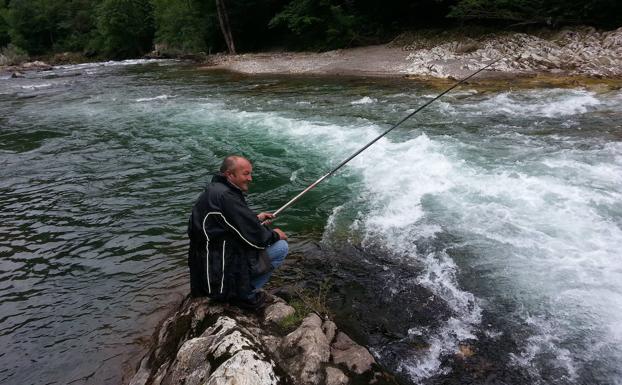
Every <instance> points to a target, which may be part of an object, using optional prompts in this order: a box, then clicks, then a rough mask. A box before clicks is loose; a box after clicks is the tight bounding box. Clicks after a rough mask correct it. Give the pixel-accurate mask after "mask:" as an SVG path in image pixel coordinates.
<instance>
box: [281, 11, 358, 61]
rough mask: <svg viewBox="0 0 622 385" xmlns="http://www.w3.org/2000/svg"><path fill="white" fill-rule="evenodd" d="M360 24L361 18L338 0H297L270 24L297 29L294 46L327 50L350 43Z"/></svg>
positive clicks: (294, 31)
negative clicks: (358, 21) (338, 2)
mask: <svg viewBox="0 0 622 385" xmlns="http://www.w3.org/2000/svg"><path fill="white" fill-rule="evenodd" d="M356 24H357V18H356V17H355V16H354V15H353V14H351V13H349V12H348V11H347V10H346V9H344V7H343V6H342V5H340V4H337V1H335V0H320V1H315V0H293V1H291V2H290V3H289V4H287V5H286V6H285V8H284V9H283V10H282V11H281V12H279V13H277V14H276V15H275V16H274V18H272V20H270V24H269V25H270V27H272V28H275V27H286V28H287V29H289V30H290V31H291V32H293V33H294V36H296V39H295V41H294V42H293V43H294V45H299V46H304V47H308V46H311V47H312V48H318V49H322V50H326V49H332V48H338V47H346V46H350V45H351V43H352V41H353V40H354V39H355V38H356V33H355V29H354V28H355V25H356Z"/></svg>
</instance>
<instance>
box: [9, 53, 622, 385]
mask: <svg viewBox="0 0 622 385" xmlns="http://www.w3.org/2000/svg"><path fill="white" fill-rule="evenodd" d="M437 92H438V90H436V89H434V88H431V87H430V86H428V85H425V84H422V83H417V82H414V81H408V80H399V79H394V80H382V79H365V78H358V79H356V78H336V77H333V78H321V77H277V76H267V77H266V76H256V77H251V76H241V75H235V74H230V73H216V72H210V71H204V70H197V69H196V68H195V66H194V65H192V64H188V63H182V62H173V61H129V62H116V63H114V62H110V63H93V64H83V65H75V66H66V67H56V68H55V69H53V70H52V71H46V72H39V73H28V74H27V75H26V77H25V78H20V79H11V78H3V79H0V170H1V174H0V175H1V178H0V346H1V348H0V382H1V383H3V384H73V383H86V384H117V383H119V382H120V381H121V380H122V379H123V376H124V375H127V374H128V373H131V372H132V370H133V367H134V366H135V365H136V364H137V363H138V360H139V359H140V358H141V355H142V354H144V352H145V351H146V348H147V346H148V342H149V337H150V335H151V333H152V332H153V330H154V328H155V326H156V325H157V323H158V321H160V320H161V319H162V318H163V317H164V315H165V314H166V312H167V311H168V310H169V309H170V308H171V306H173V305H174V304H175V303H178V302H179V301H180V300H181V298H182V297H183V296H184V295H185V294H186V293H187V291H188V275H187V267H186V252H187V238H186V235H185V230H186V229H185V227H186V223H187V217H188V214H189V212H190V208H191V206H192V204H193V201H194V199H196V197H197V196H198V195H199V194H200V192H201V190H202V188H203V186H204V185H205V183H206V182H207V181H208V180H209V178H210V174H211V173H213V172H214V171H215V170H216V169H217V168H218V166H219V164H220V161H221V159H222V158H223V157H224V156H225V155H227V154H230V153H238V154H242V155H245V156H247V157H248V158H250V159H251V160H252V161H253V162H254V184H253V186H252V187H251V192H250V194H249V201H250V202H251V205H252V207H253V208H254V209H256V210H258V211H259V210H262V211H266V210H275V209H276V208H278V207H279V206H281V205H282V204H283V203H284V202H285V201H287V200H288V199H289V198H291V197H292V196H293V195H295V194H296V193H298V192H299V191H301V190H302V189H303V188H304V187H306V186H307V185H308V184H309V183H311V182H313V181H314V180H315V179H317V178H318V177H319V176H321V175H322V174H324V173H325V172H326V171H328V170H330V169H331V168H332V167H333V166H334V165H336V164H338V163H339V162H340V161H341V160H343V159H344V158H346V157H347V156H348V155H349V154H351V153H352V152H354V151H355V150H356V149H358V148H359V147H361V146H362V145H364V144H365V143H367V142H368V141H369V140H371V139H372V138H373V137H374V136H375V135H377V134H378V133H380V132H381V131H382V130H384V129H386V128H388V127H389V126H390V125H391V124H393V123H395V122H397V121H398V120H399V119H400V118H402V117H403V116H405V115H406V114H408V113H409V112H411V111H413V109H414V108H416V107H417V106H418V105H420V104H422V103H423V102H425V101H426V100H429V98H431V97H433V96H434V95H435V94H436V93H437ZM620 122H622V92H620V91H603V92H598V93H597V92H594V91H590V90H586V89H581V88H575V89H557V88H546V89H544V88H539V89H530V90H505V91H483V90H477V89H471V88H470V87H469V86H466V87H462V88H460V89H458V90H456V91H455V92H453V93H452V94H450V95H448V96H447V97H446V98H444V99H442V100H441V101H440V102H437V103H434V104H433V105H431V106H430V107H429V108H427V109H426V110H424V111H422V112H421V113H420V114H418V115H417V116H416V117H415V118H414V119H412V120H410V121H408V122H406V123H405V124H404V125H403V126H401V127H400V128H399V129H397V130H395V131H394V132H392V133H391V134H390V135H389V136H388V137H386V138H383V139H381V140H380V141H379V142H378V143H377V144H375V145H374V146H373V147H371V148H370V149H369V150H368V151H366V152H364V153H363V154H362V155H361V156H359V157H358V158H356V159H355V160H353V161H352V163H351V164H349V165H348V166H347V167H345V168H344V169H343V170H342V171H340V172H339V173H338V174H337V175H336V176H334V177H332V178H331V179H329V180H328V181H326V182H325V183H323V184H321V185H320V186H319V187H317V188H316V189H315V190H313V191H312V192H310V193H309V194H308V195H307V196H305V198H304V199H302V200H301V201H300V202H299V203H298V204H297V205H295V206H293V207H292V208H290V209H289V210H287V211H286V212H285V213H284V214H283V215H282V216H281V217H280V218H279V220H278V226H279V227H281V228H282V229H283V230H285V231H286V232H287V233H288V234H289V235H290V248H291V250H292V257H291V258H290V260H289V261H288V262H287V263H286V266H285V268H284V270H283V271H282V272H280V273H279V276H278V279H279V280H280V281H285V282H289V283H294V282H298V283H299V284H302V285H305V286H307V287H309V288H314V287H316V286H317V284H318V283H319V282H322V281H324V280H328V281H329V282H330V283H331V285H332V286H331V287H332V288H331V292H330V295H329V304H330V306H331V307H332V308H333V312H334V313H335V315H336V317H337V320H338V323H339V324H340V325H342V327H343V328H344V329H346V330H347V331H348V332H349V333H350V334H351V335H353V336H354V337H355V338H356V339H357V340H358V341H359V342H361V343H363V344H365V345H367V346H368V347H369V348H370V350H371V351H372V352H373V354H374V355H375V356H376V358H377V359H378V361H379V362H380V363H381V364H382V365H383V366H385V367H386V368H387V369H388V370H390V371H391V372H393V373H395V374H396V375H397V376H398V378H399V379H400V380H401V381H403V382H404V383H422V384H455V383H474V384H525V383H533V384H587V383H589V384H622V350H621V348H620V346H622V332H621V330H622V322H621V320H622V258H620V250H622V125H621V123H620ZM465 346H467V347H468V348H469V349H471V350H472V351H474V352H475V354H474V355H473V356H472V357H470V358H469V359H468V360H465V359H462V358H460V355H459V354H458V352H459V351H460V349H461V347H462V348H464V347H465Z"/></svg>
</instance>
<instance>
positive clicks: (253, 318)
mask: <svg viewBox="0 0 622 385" xmlns="http://www.w3.org/2000/svg"><path fill="white" fill-rule="evenodd" d="M275 301H276V303H274V304H273V305H271V307H272V309H271V310H269V309H267V311H266V312H264V316H263V317H262V316H259V315H256V314H253V313H249V312H245V311H242V310H240V309H238V308H236V307H232V306H229V305H222V304H216V303H212V302H210V301H209V300H208V299H204V298H203V299H186V300H185V301H184V302H183V303H182V304H181V306H180V307H179V309H178V310H177V311H176V312H175V313H174V314H172V315H171V316H170V317H168V318H167V319H166V320H165V321H164V322H163V323H162V325H161V327H160V328H159V330H158V331H157V332H156V333H155V334H154V345H153V347H152V348H151V349H150V351H149V353H148V354H147V355H146V356H145V357H144V358H143V359H142V360H141V363H140V367H139V368H138V369H137V372H136V374H135V375H134V376H133V377H132V378H131V379H130V384H131V385H174V384H175V385H176V384H180V385H182V384H183V385H221V384H230V385H234V384H236V385H247V384H248V385H251V384H262V385H263V384H267V385H277V384H300V385H307V384H328V385H345V384H349V383H357V384H367V383H369V384H371V383H374V384H378V385H380V384H391V385H395V382H394V381H388V382H387V381H380V382H378V379H379V378H390V376H384V374H385V372H382V371H377V370H375V369H372V371H371V372H370V371H369V370H370V369H371V368H372V367H374V368H377V366H372V364H371V363H373V362H374V361H373V358H371V355H370V354H369V352H367V350H366V349H365V348H364V347H362V346H359V345H357V344H356V343H355V342H354V341H352V340H351V339H350V338H348V337H347V336H346V335H345V334H344V333H343V332H339V331H338V330H337V325H335V323H334V322H332V321H330V320H324V321H322V319H320V317H318V316H317V315H315V314H309V315H308V316H307V317H306V318H305V319H304V320H303V321H302V324H301V325H300V326H299V327H298V328H297V329H296V330H294V331H293V332H291V333H289V334H288V335H285V336H284V335H282V334H279V333H283V332H279V330H281V329H280V328H279V327H277V326H275V325H273V322H275V320H277V319H278V318H279V317H281V316H283V314H288V313H289V312H290V311H289V310H288V307H289V306H288V305H286V304H285V303H283V302H282V301H278V300H273V302H275ZM279 303H280V305H278V304H279ZM275 305H278V306H275ZM333 340H334V341H333ZM331 342H333V343H332V346H331ZM331 352H332V356H331ZM331 357H332V361H331ZM370 360H371V363H370ZM337 366H339V368H338V367H337Z"/></svg>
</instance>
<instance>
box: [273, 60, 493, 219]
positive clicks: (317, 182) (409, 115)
mask: <svg viewBox="0 0 622 385" xmlns="http://www.w3.org/2000/svg"><path fill="white" fill-rule="evenodd" d="M504 57H505V56H502V57H500V58H498V59H495V60H494V61H492V62H491V63H489V64H488V65H486V66H485V67H482V68H480V69H478V70H477V71H475V72H473V73H472V74H471V75H469V76H467V77H465V78H463V79H461V80H460V81H458V82H457V83H455V84H454V85H452V86H451V87H449V88H448V89H446V90H445V91H443V92H442V93H440V94H438V95H437V96H436V97H434V98H433V99H430V100H428V101H427V102H425V103H424V104H423V105H421V106H420V107H419V108H417V109H416V110H415V111H413V112H411V113H410V114H408V115H406V116H405V117H404V118H402V120H400V121H399V122H397V123H396V124H394V125H393V126H392V127H391V128H389V129H388V130H386V131H385V132H383V133H382V134H380V135H378V136H377V137H376V138H375V139H374V140H372V141H371V142H369V143H367V144H366V145H365V146H363V147H362V148H360V149H359V150H357V151H356V152H355V153H354V154H352V155H350V156H349V157H348V158H347V159H345V160H344V161H342V162H341V163H339V165H337V167H335V168H334V169H332V170H331V171H329V172H328V173H326V174H324V175H322V176H321V177H320V178H319V179H318V180H316V181H315V182H313V183H311V184H310V185H309V187H307V188H306V189H304V190H302V191H301V192H300V193H299V194H298V195H296V196H295V197H293V198H292V199H290V200H289V202H287V203H285V204H284V205H283V206H281V207H280V208H279V209H278V210H276V211H275V212H274V213H273V215H274V217H276V216H277V215H279V214H280V213H282V212H283V210H285V209H286V208H288V207H289V206H291V205H293V204H294V203H295V202H296V201H297V200H298V199H300V198H301V197H302V196H303V195H305V194H306V193H307V192H309V191H310V190H311V189H313V188H314V187H315V186H317V185H318V184H320V183H322V181H323V180H324V179H326V178H328V177H329V176H331V175H333V174H334V173H336V172H337V171H338V170H339V169H340V168H342V167H343V166H345V165H346V164H347V163H348V162H349V161H351V160H352V159H354V158H355V157H356V156H357V155H358V154H360V153H361V152H363V151H365V150H366V149H367V148H368V147H369V146H371V145H372V144H374V143H376V142H377V141H378V140H379V139H380V138H382V137H383V136H385V135H386V134H388V133H389V132H391V131H393V130H394V129H395V128H397V127H399V126H400V125H401V124H402V123H404V122H405V121H407V120H408V119H410V118H411V117H412V116H413V115H415V114H416V113H417V112H419V111H421V110H423V109H424V108H426V107H427V106H429V105H430V104H432V103H433V102H434V101H436V100H438V99H440V98H441V97H442V96H443V95H445V94H446V93H448V92H449V91H451V90H453V89H454V88H456V87H458V86H459V85H460V84H462V83H464V82H465V81H467V80H469V79H470V78H472V77H473V76H475V75H477V74H478V73H480V72H482V71H484V70H485V69H487V68H489V67H490V66H492V65H493V64H495V63H496V62H498V61H499V60H501V59H503V58H504ZM270 222H271V220H270Z"/></svg>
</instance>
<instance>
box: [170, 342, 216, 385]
mask: <svg viewBox="0 0 622 385" xmlns="http://www.w3.org/2000/svg"><path fill="white" fill-rule="evenodd" d="M210 343H211V339H210V338H205V337H198V338H193V339H191V340H188V341H186V342H185V343H184V344H183V345H182V346H181V348H180V349H179V351H178V352H177V356H176V358H175V361H174V362H173V365H172V367H171V369H170V372H169V373H170V374H169V375H168V376H167V377H166V378H165V379H164V381H163V384H164V385H168V384H171V385H172V384H184V385H200V384H202V383H203V382H204V381H205V380H206V379H207V377H208V376H209V374H210V364H209V361H208V360H207V357H208V352H209V350H210V348H211V346H210Z"/></svg>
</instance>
